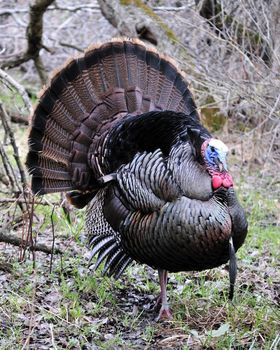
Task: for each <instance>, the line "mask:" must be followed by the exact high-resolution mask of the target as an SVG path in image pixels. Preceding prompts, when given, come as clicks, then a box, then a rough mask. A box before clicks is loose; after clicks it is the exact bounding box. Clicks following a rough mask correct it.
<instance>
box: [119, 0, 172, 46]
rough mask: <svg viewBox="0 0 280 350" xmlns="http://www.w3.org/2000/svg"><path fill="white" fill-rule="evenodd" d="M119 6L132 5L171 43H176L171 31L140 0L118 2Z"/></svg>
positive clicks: (121, 0)
mask: <svg viewBox="0 0 280 350" xmlns="http://www.w3.org/2000/svg"><path fill="white" fill-rule="evenodd" d="M120 4H121V5H123V6H129V5H134V6H136V7H138V8H140V9H141V10H142V11H144V12H145V14H146V15H148V16H149V17H150V18H152V19H154V20H155V21H156V22H157V23H158V25H159V26H160V27H161V29H162V30H163V31H164V32H165V34H166V36H167V37H168V39H169V40H171V42H172V43H175V42H176V41H177V38H176V35H175V33H174V32H173V30H172V29H170V28H169V27H168V25H167V24H166V23H165V22H164V21H163V20H162V19H161V18H160V16H158V15H157V14H156V13H155V12H154V11H153V10H152V9H151V8H150V7H149V6H148V5H146V4H144V3H143V2H142V1H141V0H120Z"/></svg>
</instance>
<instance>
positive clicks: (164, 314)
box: [156, 304, 173, 322]
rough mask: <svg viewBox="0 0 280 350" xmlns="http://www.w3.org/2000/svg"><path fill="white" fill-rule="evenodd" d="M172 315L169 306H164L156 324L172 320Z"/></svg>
mask: <svg viewBox="0 0 280 350" xmlns="http://www.w3.org/2000/svg"><path fill="white" fill-rule="evenodd" d="M172 318H173V317H172V313H171V311H170V309H169V305H168V304H162V305H161V308H160V310H159V314H158V316H157V318H156V322H158V321H162V320H166V319H167V320H172Z"/></svg>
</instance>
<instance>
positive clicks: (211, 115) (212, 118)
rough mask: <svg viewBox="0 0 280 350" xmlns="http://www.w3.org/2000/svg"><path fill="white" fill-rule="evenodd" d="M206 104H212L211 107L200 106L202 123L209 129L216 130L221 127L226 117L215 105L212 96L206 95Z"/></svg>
mask: <svg viewBox="0 0 280 350" xmlns="http://www.w3.org/2000/svg"><path fill="white" fill-rule="evenodd" d="M206 104H207V105H210V104H212V105H213V106H212V107H203V108H201V119H202V122H203V124H204V125H205V126H206V127H207V128H208V129H210V130H211V131H218V130H220V129H222V128H223V126H224V125H225V123H226V121H227V117H226V116H225V115H224V114H222V113H221V111H220V109H219V108H218V107H215V106H214V104H215V100H214V98H213V97H211V96H210V97H208V99H207V101H206Z"/></svg>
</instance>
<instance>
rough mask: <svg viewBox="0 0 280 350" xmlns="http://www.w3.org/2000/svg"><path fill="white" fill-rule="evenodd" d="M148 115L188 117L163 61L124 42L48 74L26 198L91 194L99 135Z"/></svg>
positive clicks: (176, 81)
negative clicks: (130, 117) (29, 192)
mask: <svg viewBox="0 0 280 350" xmlns="http://www.w3.org/2000/svg"><path fill="white" fill-rule="evenodd" d="M153 110H174V111H177V112H180V111H181V112H184V113H186V114H190V113H192V112H193V111H194V110H195V105H194V103H193V101H192V98H191V94H190V92H189V89H188V85H187V83H186V81H185V79H184V77H183V75H182V73H181V72H180V71H179V69H178V68H176V66H175V65H174V64H173V63H172V61H171V60H170V59H168V58H166V57H164V56H162V55H160V54H158V53H157V52H156V51H155V50H153V49H150V48H147V47H146V46H145V45H144V44H143V43H141V42H140V41H138V40H123V39H118V40H113V41H111V42H109V43H106V44H103V45H99V46H95V47H92V48H90V49H89V50H87V51H86V53H85V54H84V55H82V56H80V57H78V58H75V59H72V60H71V61H70V62H68V64H67V65H66V66H64V67H63V68H62V69H61V70H60V71H58V72H57V73H56V74H55V75H54V77H53V78H52V80H51V82H50V85H49V86H48V87H47V88H46V90H45V91H44V92H43V94H42V96H41V98H40V102H39V104H38V106H37V108H36V110H35V112H34V115H33V119H32V128H31V132H30V136H29V145H30V151H29V155H28V157H27V166H28V168H29V172H30V173H31V174H32V172H33V180H32V189H33V191H34V192H38V191H39V192H40V193H48V192H54V191H64V190H70V191H71V190H80V191H82V192H83V191H91V190H93V191H95V190H96V185H97V181H96V180H97V178H98V177H99V176H101V175H103V174H102V170H101V169H99V168H98V164H97V166H96V167H95V166H94V167H93V168H92V167H91V157H92V155H94V153H95V152H96V151H97V150H96V147H101V148H100V149H102V140H103V139H104V137H105V135H106V134H107V133H108V132H109V130H110V129H111V128H112V126H113V125H115V123H116V122H118V121H119V120H121V119H122V118H124V117H125V116H126V115H127V114H132V115H136V114H141V113H145V112H149V111H153ZM99 154H100V152H99ZM52 171H53V172H52ZM40 186H41V188H40Z"/></svg>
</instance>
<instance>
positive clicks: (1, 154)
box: [0, 143, 21, 193]
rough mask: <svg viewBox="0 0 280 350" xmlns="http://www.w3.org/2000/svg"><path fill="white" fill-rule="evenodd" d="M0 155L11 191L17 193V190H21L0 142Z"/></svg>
mask: <svg viewBox="0 0 280 350" xmlns="http://www.w3.org/2000/svg"><path fill="white" fill-rule="evenodd" d="M0 157H1V159H2V162H3V165H4V169H5V172H6V175H7V176H8V179H9V183H10V185H11V189H12V192H13V193H18V191H19V192H21V188H20V186H19V184H18V182H17V178H16V175H15V173H14V171H13V168H12V166H11V165H10V162H9V158H8V156H7V154H6V152H5V150H4V147H3V145H2V144H1V143H0ZM16 186H17V188H18V191H17V190H16Z"/></svg>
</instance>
